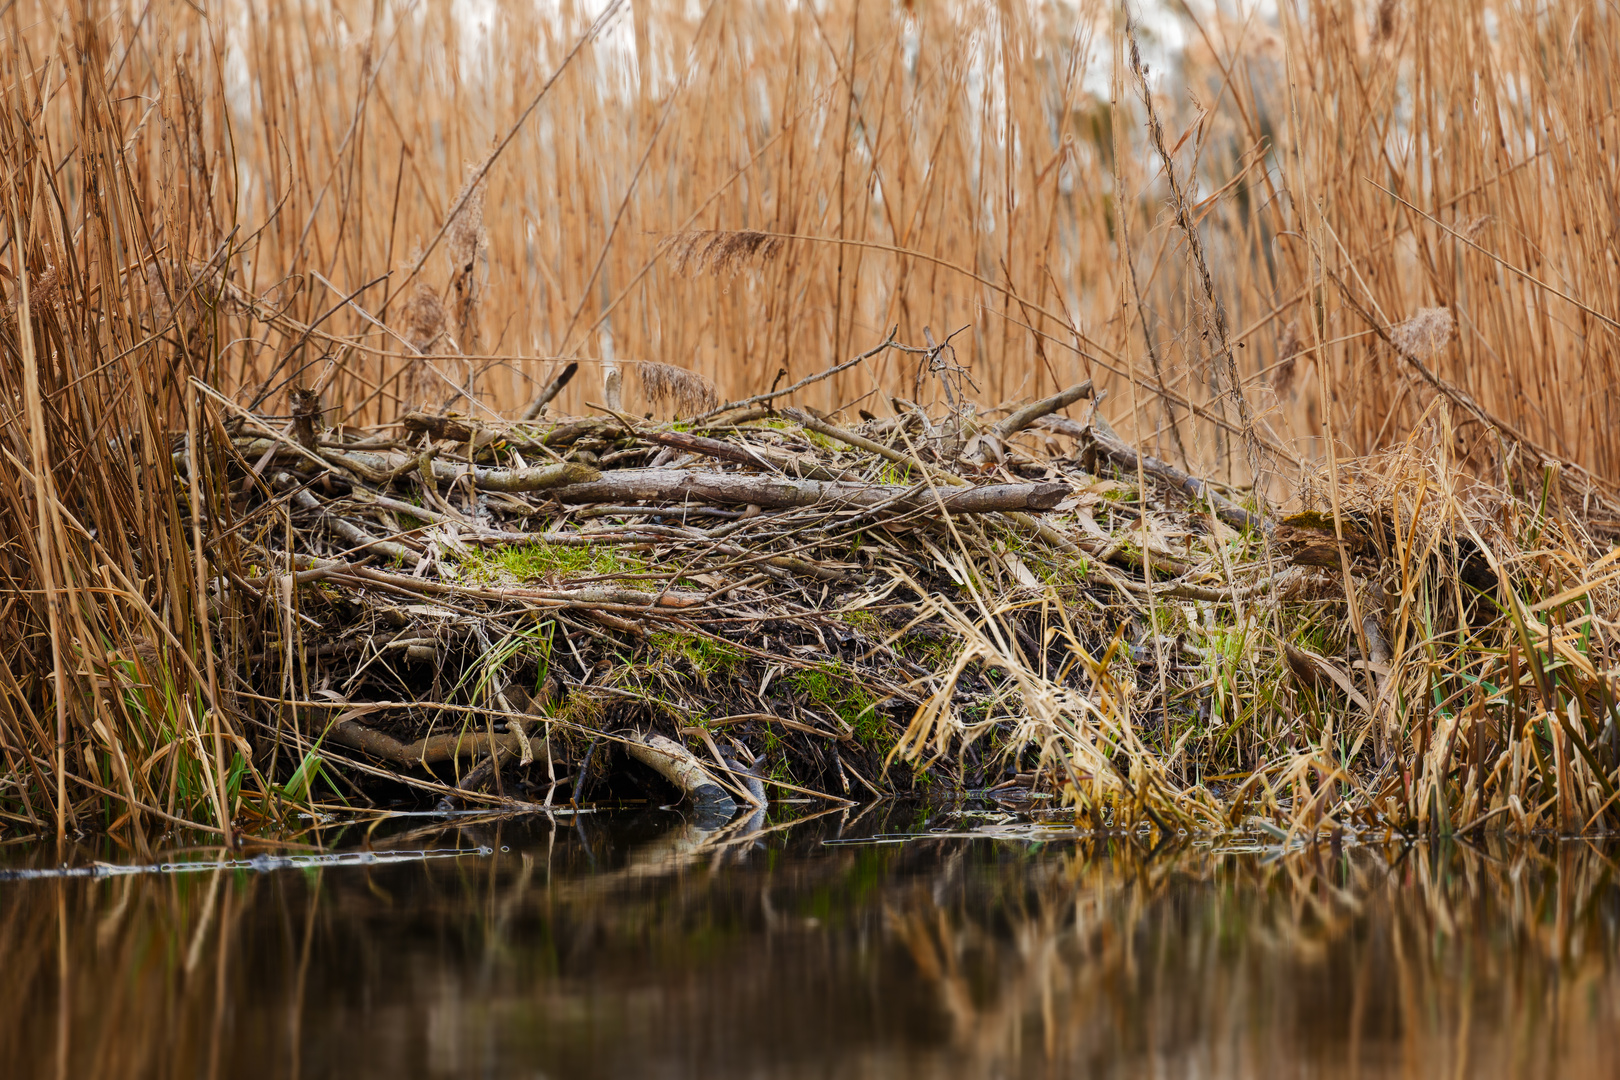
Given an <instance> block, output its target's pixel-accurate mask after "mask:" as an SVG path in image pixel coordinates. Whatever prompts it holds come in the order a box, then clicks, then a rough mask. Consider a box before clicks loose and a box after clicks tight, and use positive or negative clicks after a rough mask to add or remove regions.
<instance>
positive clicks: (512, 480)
mask: <svg viewBox="0 0 1620 1080" xmlns="http://www.w3.org/2000/svg"><path fill="white" fill-rule="evenodd" d="M323 453H324V454H325V456H326V457H327V458H328V459H329V460H330V461H332V462H333V463H334V464H336V465H340V466H342V467H344V468H347V469H352V470H354V471H355V472H358V473H360V474H362V475H368V474H369V475H387V474H390V473H395V472H398V471H399V470H401V469H405V468H409V467H410V466H411V465H412V464H414V463H413V461H412V460H411V458H409V457H407V456H406V455H404V454H369V453H365V452H363V451H359V450H350V451H342V450H326V451H323ZM429 467H430V468H432V470H433V478H434V479H435V480H438V481H440V482H441V483H451V482H454V481H456V480H459V479H461V478H462V477H464V476H468V475H470V476H471V477H472V482H473V486H475V487H477V488H478V489H480V490H482V491H506V492H522V491H546V490H548V489H550V488H556V487H566V486H568V485H579V484H583V483H588V482H589V481H592V480H595V479H596V478H597V477H599V476H601V475H602V474H601V473H600V472H598V471H597V470H595V469H593V468H591V466H589V465H580V464H577V463H574V462H565V463H562V464H558V465H539V466H535V467H533V468H528V469H487V468H484V467H482V466H474V465H457V464H455V463H454V462H449V461H440V460H439V459H438V458H434V459H433V460H432V462H430V463H429Z"/></svg>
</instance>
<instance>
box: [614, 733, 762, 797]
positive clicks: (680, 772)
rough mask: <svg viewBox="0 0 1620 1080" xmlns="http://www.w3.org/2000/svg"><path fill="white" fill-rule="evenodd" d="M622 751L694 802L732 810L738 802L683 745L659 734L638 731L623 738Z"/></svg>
mask: <svg viewBox="0 0 1620 1080" xmlns="http://www.w3.org/2000/svg"><path fill="white" fill-rule="evenodd" d="M624 748H625V751H626V752H628V753H629V755H630V756H631V757H633V758H635V759H636V760H637V761H639V762H641V763H642V764H643V765H646V766H647V767H648V768H650V769H652V770H653V771H654V772H656V773H658V775H660V776H662V777H663V778H664V779H666V780H668V781H669V782H670V783H672V784H674V785H675V786H676V787H678V788H680V789H681V791H682V792H683V793H684V794H685V795H686V797H687V798H689V799H691V800H692V802H693V803H695V804H697V805H699V806H703V807H706V808H709V809H713V810H716V811H720V812H724V813H731V812H732V811H734V810H736V809H737V803H736V801H735V800H734V799H732V797H731V796H730V795H729V794H727V793H726V789H725V788H723V787H721V786H720V785H719V784H718V783H716V782H715V779H714V777H712V776H710V775H709V771H708V770H707V769H705V768H704V767H703V764H702V763H701V762H700V761H698V759H697V757H696V755H694V754H693V753H692V752H691V751H690V750H688V749H687V748H686V747H684V746H682V745H681V744H680V743H678V742H676V741H675V740H673V739H666V738H665V737H664V736H662V735H638V736H632V737H631V738H629V739H626V740H625V744H624Z"/></svg>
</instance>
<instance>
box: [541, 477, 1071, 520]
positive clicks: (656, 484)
mask: <svg viewBox="0 0 1620 1080" xmlns="http://www.w3.org/2000/svg"><path fill="white" fill-rule="evenodd" d="M551 491H552V494H553V495H555V496H556V497H557V498H558V499H559V500H561V501H562V502H564V503H574V504H578V503H622V502H637V501H647V502H669V503H680V502H696V503H722V504H727V503H729V504H732V505H737V506H749V505H752V506H758V507H761V508H764V509H784V508H788V507H795V506H829V507H849V508H856V509H871V508H873V507H880V506H894V507H895V508H896V509H899V510H928V509H935V508H937V507H938V506H939V505H940V503H943V504H944V508H945V510H946V511H947V512H949V513H953V514H991V513H999V512H1006V511H1018V510H1050V509H1052V507H1054V506H1056V505H1057V504H1058V503H1059V502H1060V501H1061V500H1062V499H1063V497H1064V496H1065V495H1067V494H1068V493H1069V487H1068V485H1067V484H989V485H985V486H983V487H965V488H948V489H945V490H942V491H939V492H938V494H937V496H936V494H935V493H934V492H932V491H928V490H926V489H925V490H922V491H918V490H917V489H916V488H912V487H903V486H901V485H898V484H856V483H844V482H838V481H828V480H793V479H789V478H786V477H777V476H753V475H746V474H741V473H719V472H700V471H697V470H693V469H620V470H618V471H616V472H611V473H607V474H604V475H603V476H602V478H601V479H600V480H594V481H591V482H590V483H586V484H572V485H569V486H567V487H557V488H553V489H551Z"/></svg>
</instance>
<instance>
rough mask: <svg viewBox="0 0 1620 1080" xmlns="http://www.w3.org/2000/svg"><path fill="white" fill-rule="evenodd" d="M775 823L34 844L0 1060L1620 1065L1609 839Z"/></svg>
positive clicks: (1100, 1072)
mask: <svg viewBox="0 0 1620 1080" xmlns="http://www.w3.org/2000/svg"><path fill="white" fill-rule="evenodd" d="M812 812H813V809H812V808H810V807H798V808H786V809H779V810H777V811H775V812H774V813H776V814H792V813H799V814H801V815H803V816H804V817H805V818H808V817H809V816H810V814H811V813H812ZM752 824H753V826H754V827H753V828H751V827H750V823H747V822H739V823H737V824H736V825H735V826H733V827H731V828H730V829H721V830H713V831H711V830H704V829H699V828H697V827H695V826H694V825H693V824H691V823H688V822H686V821H684V820H683V819H682V818H681V816H680V815H678V814H675V813H673V812H662V811H649V812H645V813H638V814H633V815H632V814H620V815H609V814H600V815H584V816H581V817H580V818H578V819H574V820H570V819H566V818H559V819H558V820H557V821H555V822H552V821H548V820H546V819H545V818H539V819H533V818H530V819H522V820H513V819H505V820H500V819H478V818H470V817H469V818H455V819H448V820H447V819H438V818H414V819H405V820H393V821H389V822H385V823H383V824H381V825H379V826H377V827H376V828H375V829H373V830H372V831H371V833H370V838H369V843H368V842H367V839H366V835H365V834H366V829H365V827H357V826H350V827H347V828H342V829H329V830H324V831H323V833H322V834H321V835H320V836H319V837H318V839H319V840H320V841H321V842H322V843H323V844H324V845H325V848H326V851H327V853H328V854H326V855H323V856H318V857H310V856H311V852H310V849H308V848H276V849H274V850H266V851H264V852H261V853H256V852H254V851H251V850H250V851H248V852H245V853H243V854H241V855H237V856H232V860H233V861H231V862H230V863H227V864H221V863H220V859H221V853H219V852H217V851H213V850H209V849H201V848H198V849H192V850H189V851H182V852H170V853H169V854H168V855H167V856H166V860H167V861H168V862H169V863H170V867H171V868H170V869H168V870H162V869H148V870H146V871H143V872H136V873H131V872H125V871H126V870H127V869H128V866H129V863H130V862H131V860H130V859H129V858H128V857H127V856H118V857H116V858H115V859H113V860H112V861H116V862H119V863H121V864H122V866H123V868H122V869H117V868H113V867H109V866H100V867H98V866H96V865H95V863H94V857H96V856H99V857H101V858H102V859H104V860H106V859H107V858H108V856H109V855H112V854H113V852H112V850H111V849H110V848H105V847H104V848H103V849H100V850H98V851H90V850H84V849H80V850H77V851H75V852H73V853H72V864H73V865H74V866H76V867H78V868H79V876H29V874H31V873H35V872H38V871H42V870H47V869H50V868H51V867H52V866H53V865H54V864H57V863H58V859H57V853H56V851H55V848H54V846H51V845H48V846H46V847H38V846H28V845H18V844H13V845H11V846H9V847H0V869H3V871H4V874H5V877H4V879H0V1061H4V1062H6V1066H5V1070H6V1075H8V1076H16V1077H24V1076H46V1077H50V1076H61V1077H98V1078H112V1077H146V1076H154V1077H156V1076H162V1077H232V1078H243V1077H261V1076H262V1077H289V1078H303V1077H328V1076H333V1077H344V1078H346V1080H363V1078H368V1077H389V1078H398V1077H452V1076H492V1077H558V1078H563V1077H567V1078H590V1077H638V1078H639V1077H651V1078H659V1077H704V1078H712V1077H765V1078H775V1077H839V1078H844V1077H863V1076H874V1077H876V1076H882V1077H905V1076H918V1077H923V1076H926V1077H950V1076H962V1077H995V1076H1043V1077H1044V1076H1120V1077H1126V1076H1129V1077H1142V1076H1162V1077H1182V1076H1186V1077H1195V1076H1196V1077H1283V1076H1287V1077H1388V1076H1402V1077H1407V1076H1411V1077H1438V1076H1445V1077H1451V1076H1457V1077H1463V1076H1467V1077H1517V1076H1523V1077H1538V1078H1539V1077H1549V1076H1575V1077H1584V1076H1613V1075H1615V1071H1616V1069H1617V1066H1616V1064H1615V1062H1616V1061H1620V1056H1617V1051H1620V992H1617V991H1620V978H1617V973H1616V968H1617V964H1616V955H1617V954H1616V945H1617V941H1620V889H1617V887H1616V882H1615V877H1614V871H1615V862H1614V854H1615V852H1614V850H1613V849H1612V848H1610V847H1608V846H1605V845H1602V844H1597V843H1584V842H1568V841H1566V842H1555V841H1548V842H1545V843H1542V844H1532V845H1514V844H1510V843H1508V842H1506V841H1486V842H1483V843H1482V844H1480V845H1477V846H1465V845H1462V844H1457V843H1436V844H1432V845H1417V846H1412V847H1401V846H1398V845H1389V846H1385V845H1382V844H1377V845H1375V844H1357V843H1353V842H1346V843H1345V844H1344V845H1343V846H1342V847H1340V848H1338V849H1335V848H1334V847H1332V846H1329V845H1323V846H1322V847H1320V848H1315V849H1303V850H1296V851H1292V852H1287V853H1284V852H1282V851H1280V850H1278V849H1275V848H1267V847H1265V846H1264V844H1263V843H1261V842H1260V841H1259V840H1250V839H1243V838H1228V839H1224V840H1219V841H1215V842H1212V843H1211V842H1197V843H1183V844H1181V845H1179V846H1173V847H1168V848H1161V849H1160V850H1158V851H1148V850H1146V848H1145V846H1144V845H1143V844H1140V843H1138V842H1137V841H1135V840H1133V839H1131V838H1122V837H1114V838H1105V839H1098V838H1093V837H1075V836H1074V835H1072V834H1065V833H1063V832H1062V831H1061V830H1054V829H1050V828H1043V827H1035V826H1031V825H1029V824H1027V823H1021V822H1018V821H1004V820H999V819H997V818H994V817H989V818H987V817H976V816H967V817H961V816H948V815H946V814H944V813H942V812H940V811H937V810H935V811H929V810H920V809H918V808H916V807H901V806H878V807H875V808H871V809H868V810H866V811H865V812H862V811H860V810H851V811H849V812H847V813H846V812H843V811H837V812H833V813H830V814H826V815H824V816H821V817H816V818H814V819H811V820H800V821H799V822H797V823H793V822H787V821H778V822H777V823H776V824H774V825H771V826H768V827H766V828H768V829H769V831H761V830H760V828H759V826H760V825H761V824H762V823H761V822H754V823H752ZM304 839H305V840H309V841H314V840H316V839H317V837H316V836H314V835H308V836H305V837H304ZM1262 839H1263V838H1262ZM852 841H854V842H852ZM368 848H369V851H368V850H367V849H368ZM337 852H347V853H349V854H346V855H341V856H335V855H334V854H333V853H337ZM256 854H257V855H258V857H257V858H255V855H256Z"/></svg>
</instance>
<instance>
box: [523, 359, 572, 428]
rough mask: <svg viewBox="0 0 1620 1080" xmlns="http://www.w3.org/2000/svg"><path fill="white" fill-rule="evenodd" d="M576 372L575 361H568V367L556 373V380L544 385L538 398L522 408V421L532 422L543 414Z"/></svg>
mask: <svg viewBox="0 0 1620 1080" xmlns="http://www.w3.org/2000/svg"><path fill="white" fill-rule="evenodd" d="M578 370H579V364H578V363H577V362H575V361H569V363H568V366H567V367H565V368H563V369H562V370H561V371H560V372H558V373H557V377H556V378H554V379H552V380H551V381H550V382H548V383H546V388H545V389H544V390H542V391H540V393H539V396H537V397H536V398H535V399H534V400H533V401H531V402H529V404H528V405H526V406H524V409H523V415H522V419H524V420H534V419H536V418H537V417H539V415H540V414H541V413H543V412H545V411H546V406H547V405H549V404H551V399H552V398H554V397H556V396H557V395H558V394H560V393H562V392H563V387H565V386H567V385H568V382H569V380H570V379H572V378H573V377H574V373H575V372H577V371H578Z"/></svg>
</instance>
